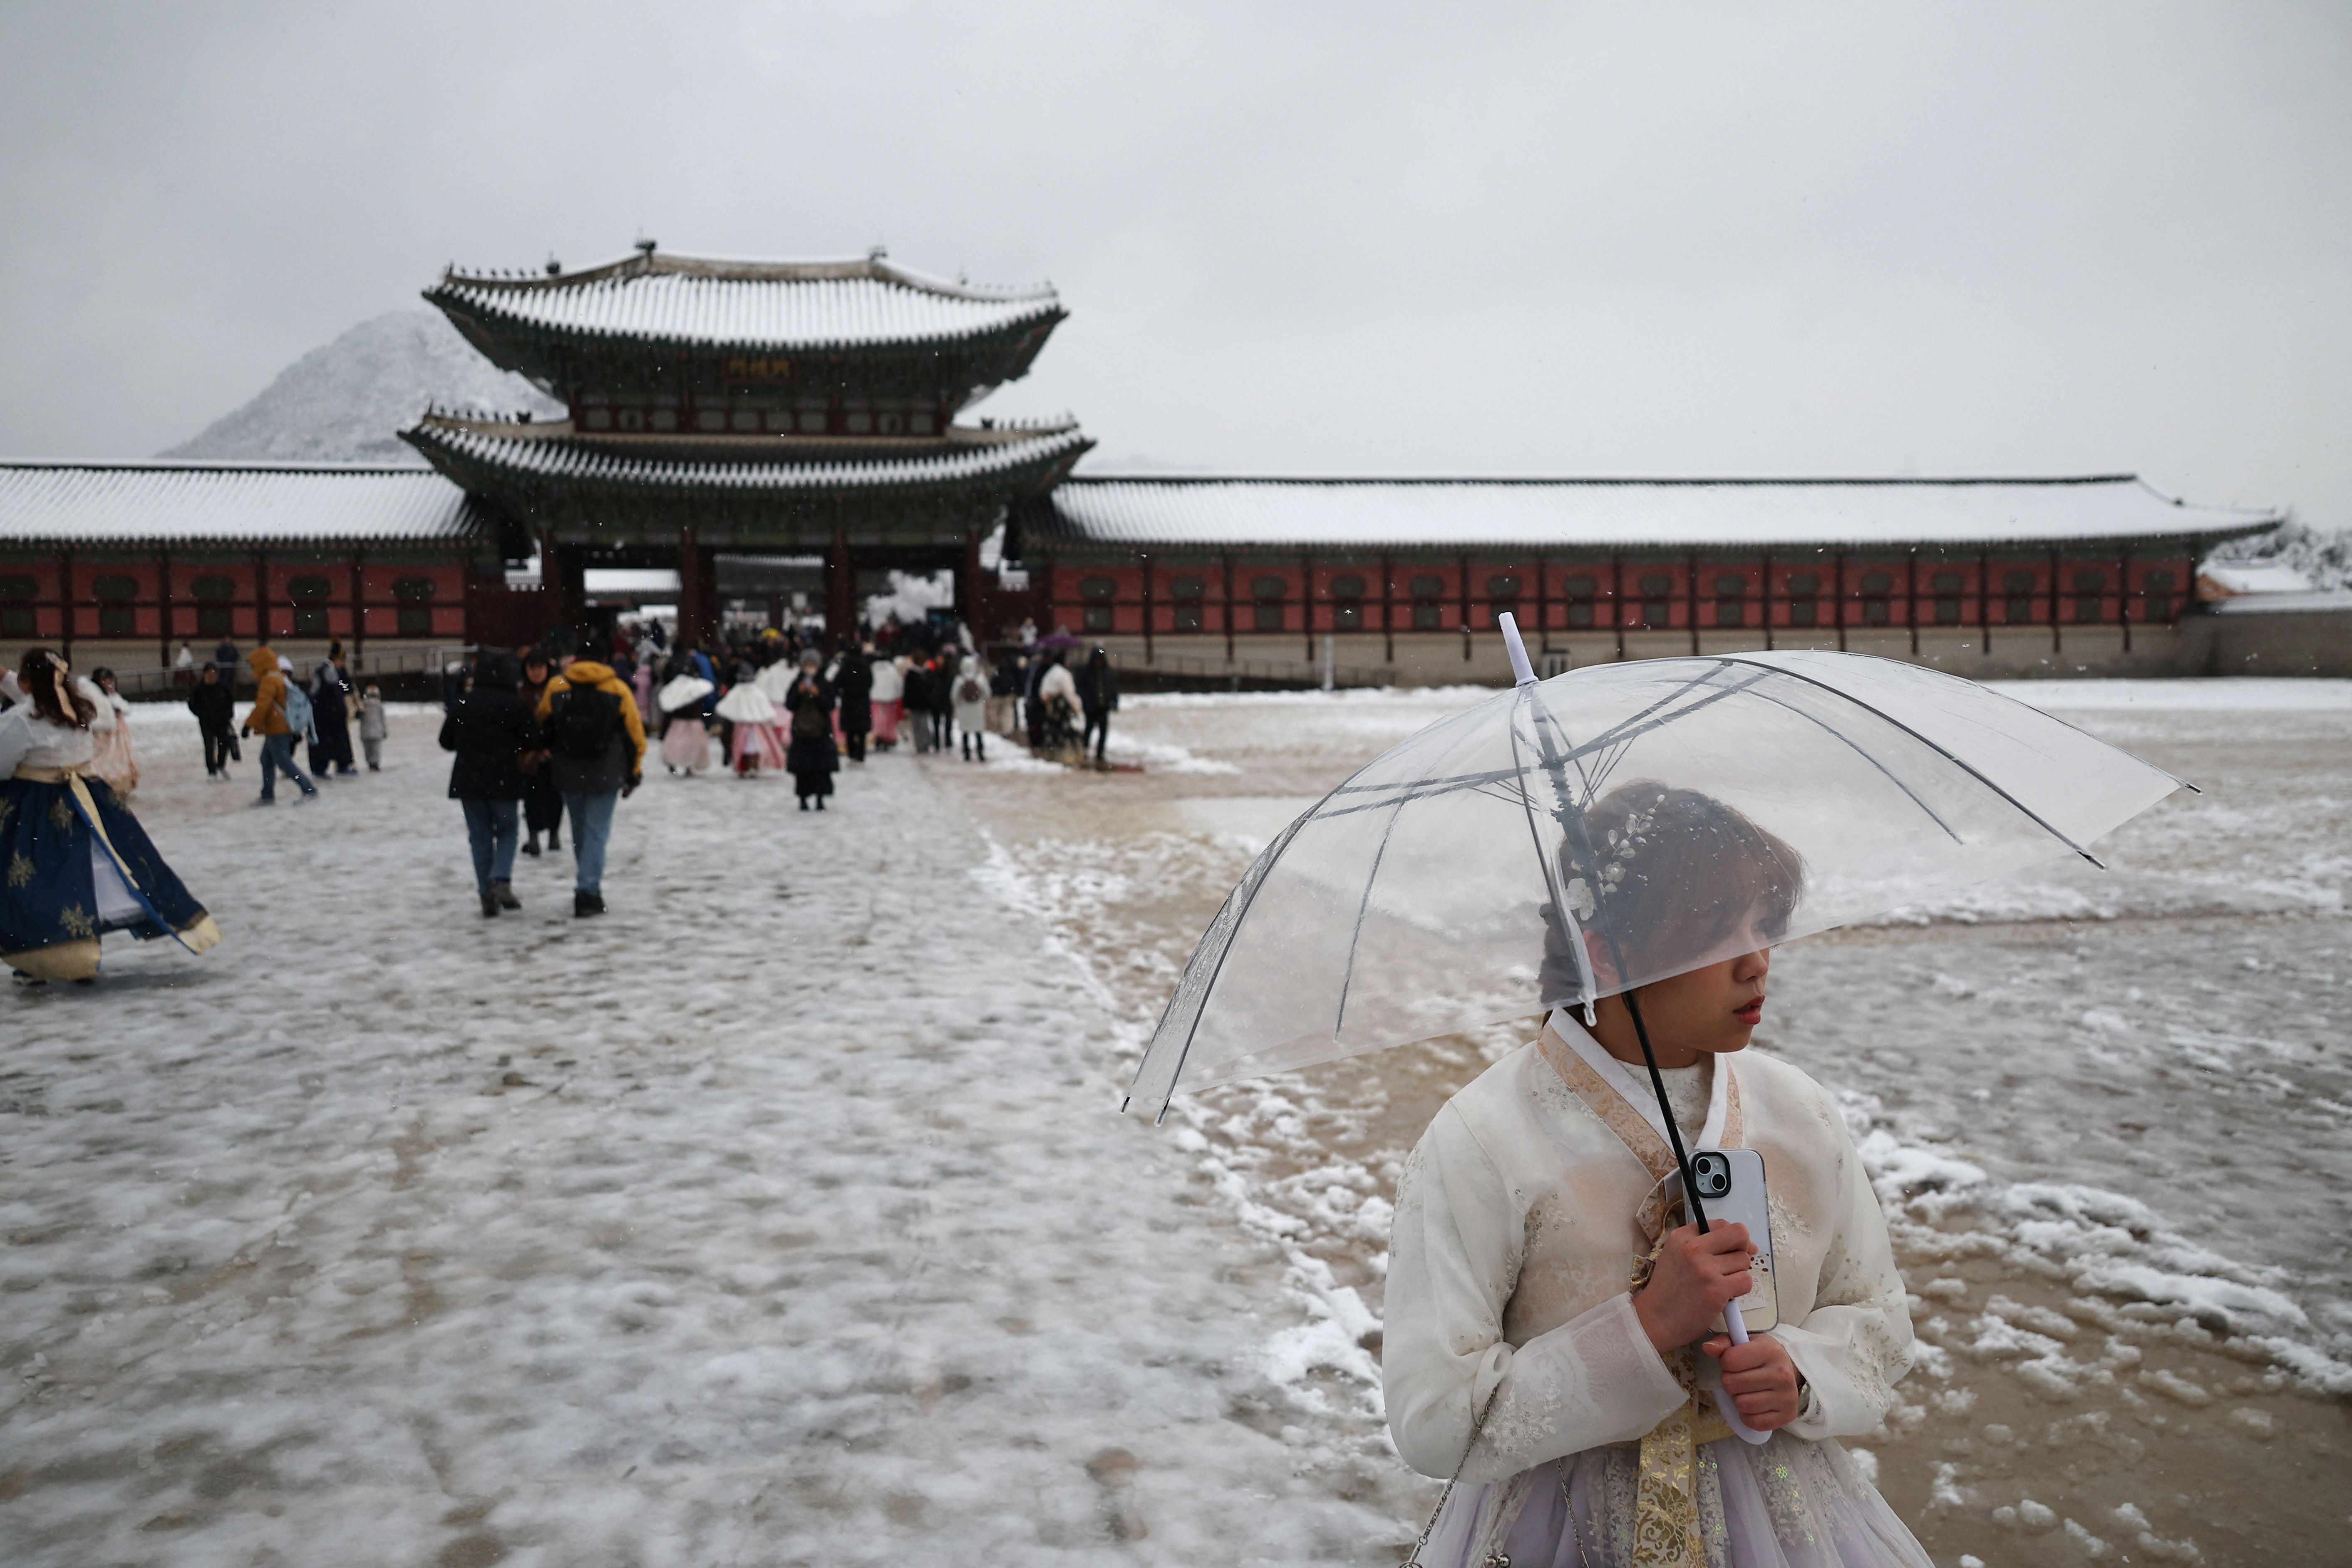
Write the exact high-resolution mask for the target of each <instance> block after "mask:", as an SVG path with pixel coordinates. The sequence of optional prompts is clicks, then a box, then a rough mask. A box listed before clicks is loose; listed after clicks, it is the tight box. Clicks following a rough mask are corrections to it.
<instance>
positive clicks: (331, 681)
mask: <svg viewBox="0 0 2352 1568" xmlns="http://www.w3.org/2000/svg"><path fill="white" fill-rule="evenodd" d="M351 693H352V683H351V679H350V677H348V676H347V675H345V674H344V672H343V645H342V644H341V643H335V644H333V645H332V646H331V647H329V648H328V650H327V657H326V658H322V659H320V661H319V667H318V668H316V669H314V670H312V671H311V672H310V771H311V772H312V773H316V774H318V775H319V776H320V778H325V777H327V776H328V775H329V774H331V773H332V774H337V775H340V776H341V777H343V778H354V777H356V776H358V773H359V769H358V768H357V767H356V766H354V765H353V763H352V726H351Z"/></svg>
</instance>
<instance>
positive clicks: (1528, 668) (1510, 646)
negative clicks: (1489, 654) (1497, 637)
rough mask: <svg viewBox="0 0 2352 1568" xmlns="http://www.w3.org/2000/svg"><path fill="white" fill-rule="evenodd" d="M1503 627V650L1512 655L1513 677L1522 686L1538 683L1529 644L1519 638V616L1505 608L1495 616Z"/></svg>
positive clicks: (1496, 620) (1497, 623)
mask: <svg viewBox="0 0 2352 1568" xmlns="http://www.w3.org/2000/svg"><path fill="white" fill-rule="evenodd" d="M1495 624H1496V626H1500V627H1502V628H1503V651H1504V652H1506V653H1507V654H1509V655H1510V656H1511V679H1513V680H1514V681H1515V682H1517V684H1518V685H1521V686H1533V685H1534V684H1535V683H1536V671H1535V667H1534V666H1533V665H1531V664H1529V663H1528V645H1527V644H1526V643H1525V642H1523V641H1521V640H1520V638H1519V618H1518V616H1515V615H1513V614H1512V613H1511V612H1510V611H1508V610H1505V611H1504V612H1503V613H1502V614H1500V615H1498V616H1496V617H1495Z"/></svg>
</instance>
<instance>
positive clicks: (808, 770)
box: [784, 648, 841, 811]
mask: <svg viewBox="0 0 2352 1568" xmlns="http://www.w3.org/2000/svg"><path fill="white" fill-rule="evenodd" d="M817 663H818V660H817V652H816V649H814V648H811V649H809V650H808V652H806V653H804V654H803V655H801V672H800V674H798V675H797V676H794V677H793V684H792V687H791V689H789V690H787V691H786V692H785V693H784V707H785V709H786V710H788V711H790V712H791V714H792V716H793V722H792V737H793V738H792V742H791V743H790V744H789V745H787V746H786V747H785V748H784V766H785V767H786V768H788V769H790V770H791V772H792V775H793V794H795V795H799V796H800V797H801V809H802V810H803V811H806V810H807V809H808V808H809V801H810V800H811V799H812V798H814V800H815V801H816V808H817V809H818V810H819V811H823V810H824V797H825V796H827V795H831V794H832V793H833V775H834V773H835V770H836V769H838V768H839V767H840V766H841V759H840V753H839V752H837V751H836V750H835V747H834V743H833V705H834V694H833V688H832V687H831V686H830V685H828V684H826V682H825V679H824V676H823V675H822V674H820V673H818V668H817Z"/></svg>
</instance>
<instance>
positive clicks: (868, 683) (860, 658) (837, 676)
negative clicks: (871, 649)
mask: <svg viewBox="0 0 2352 1568" xmlns="http://www.w3.org/2000/svg"><path fill="white" fill-rule="evenodd" d="M833 690H834V696H835V698H836V699H837V700H839V702H840V704H841V707H840V713H841V738H842V739H843V740H844V741H845V742H848V746H849V760H850V761H851V762H853V763H862V762H864V761H865V760H866V736H867V735H868V734H870V733H872V732H873V729H874V666H873V664H872V662H871V661H870V660H868V659H867V658H866V654H865V653H864V652H863V651H862V650H861V649H859V648H858V647H857V646H856V644H854V643H853V644H849V645H847V646H845V647H843V648H842V650H841V663H840V665H839V667H838V668H835V671H834V676H833Z"/></svg>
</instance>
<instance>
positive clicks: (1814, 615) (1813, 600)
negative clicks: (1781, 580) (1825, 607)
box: [1789, 572, 1822, 626]
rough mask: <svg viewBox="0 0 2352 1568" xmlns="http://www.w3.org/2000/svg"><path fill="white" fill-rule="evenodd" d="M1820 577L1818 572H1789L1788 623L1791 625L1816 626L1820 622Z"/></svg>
mask: <svg viewBox="0 0 2352 1568" xmlns="http://www.w3.org/2000/svg"><path fill="white" fill-rule="evenodd" d="M1821 594H1822V579H1821V574H1819V573H1814V572H1791V573H1790V574H1789V624H1790V626H1820V625H1821V624H1822V599H1821Z"/></svg>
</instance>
